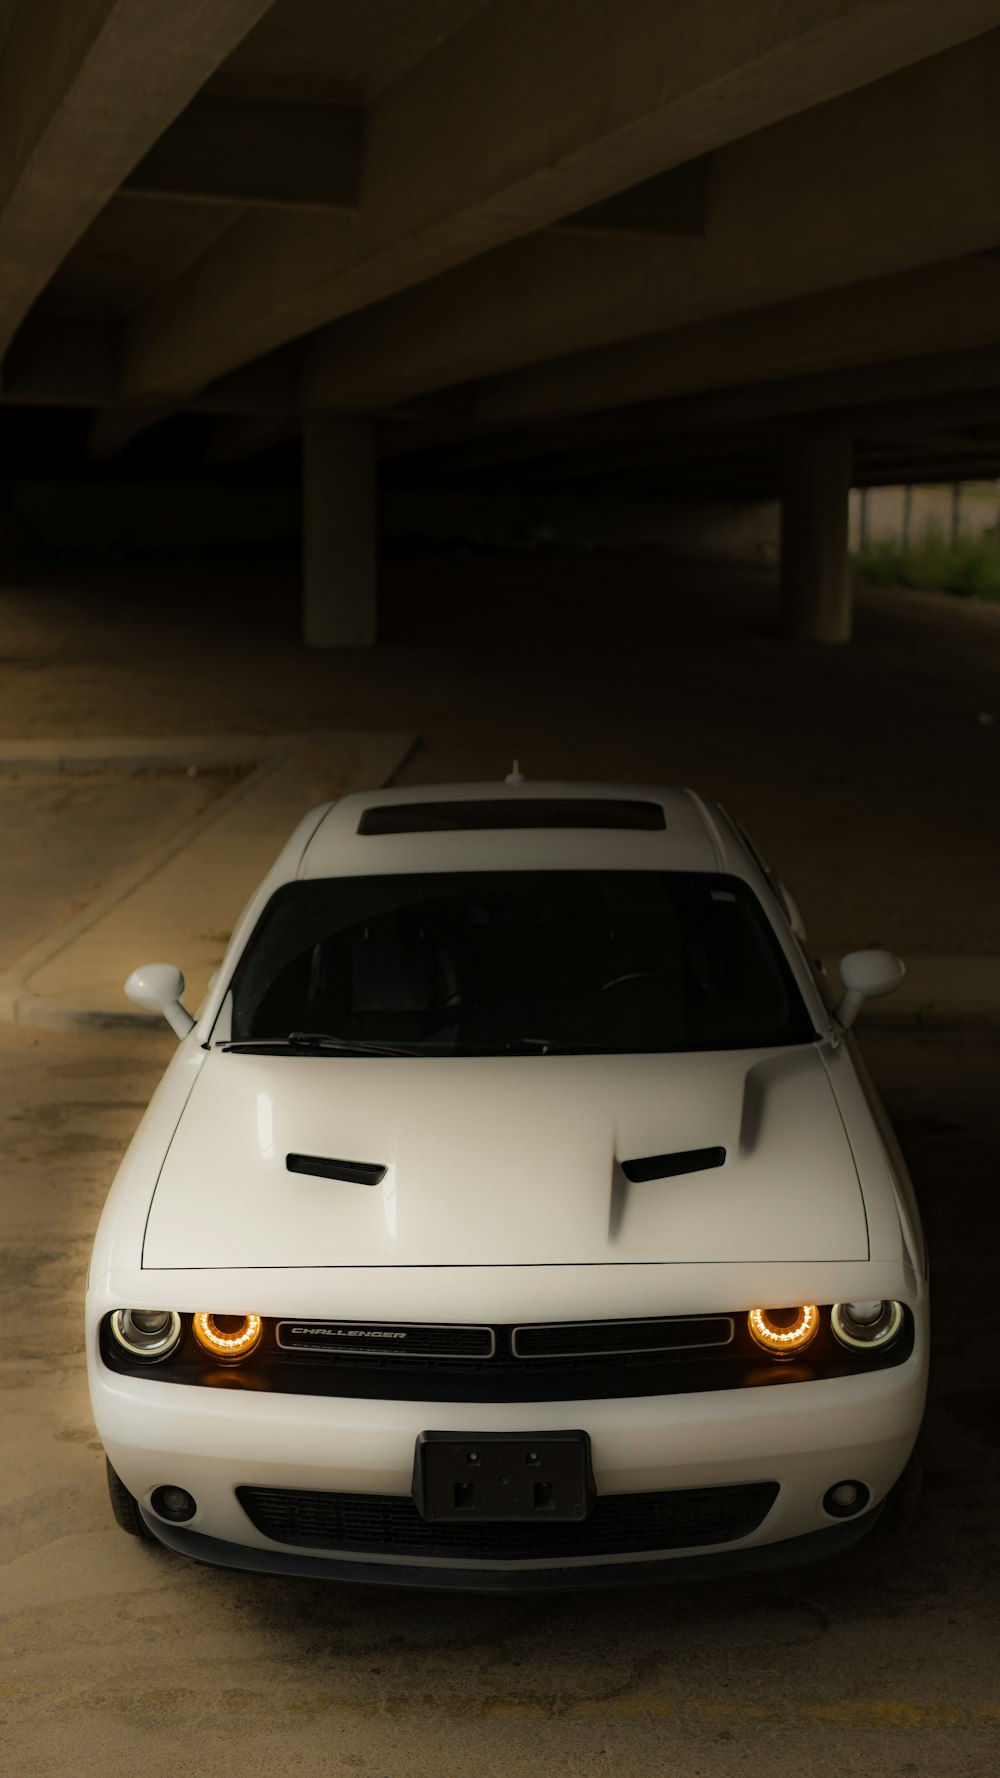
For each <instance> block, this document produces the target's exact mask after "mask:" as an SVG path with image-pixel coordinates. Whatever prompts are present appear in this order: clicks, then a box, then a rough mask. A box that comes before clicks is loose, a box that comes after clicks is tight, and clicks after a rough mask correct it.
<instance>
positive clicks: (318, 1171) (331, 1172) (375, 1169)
mask: <svg viewBox="0 0 1000 1778" xmlns="http://www.w3.org/2000/svg"><path fill="white" fill-rule="evenodd" d="M285 1166H286V1167H287V1168H288V1171H289V1173H311V1174H313V1175H314V1177H315V1178H316V1179H344V1180H346V1181H347V1183H348V1185H381V1183H382V1181H383V1179H384V1178H385V1176H386V1174H387V1173H388V1171H389V1169H388V1167H380V1166H379V1164H378V1162H377V1161H328V1160H327V1159H326V1158H325V1157H324V1156H323V1155H321V1154H289V1155H286V1156H285Z"/></svg>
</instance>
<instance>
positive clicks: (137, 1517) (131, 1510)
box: [104, 1457, 153, 1542]
mask: <svg viewBox="0 0 1000 1778" xmlns="http://www.w3.org/2000/svg"><path fill="white" fill-rule="evenodd" d="M104 1461H105V1464H106V1465H107V1471H108V1494H109V1495H110V1497H111V1511H112V1512H113V1513H114V1515H115V1523H116V1525H120V1526H121V1528H122V1530H123V1531H127V1532H128V1534H129V1536H130V1537H144V1538H146V1539H147V1540H148V1541H149V1542H152V1541H153V1533H152V1532H151V1531H150V1529H149V1526H148V1525H147V1524H146V1521H145V1519H144V1518H143V1516H142V1514H141V1512H140V1511H139V1502H138V1501H137V1499H136V1497H135V1495H134V1494H130V1493H129V1491H128V1489H127V1488H126V1486H125V1483H124V1482H123V1481H122V1478H121V1476H120V1475H119V1474H118V1471H117V1470H116V1469H112V1467H111V1459H110V1458H109V1457H105V1459H104Z"/></svg>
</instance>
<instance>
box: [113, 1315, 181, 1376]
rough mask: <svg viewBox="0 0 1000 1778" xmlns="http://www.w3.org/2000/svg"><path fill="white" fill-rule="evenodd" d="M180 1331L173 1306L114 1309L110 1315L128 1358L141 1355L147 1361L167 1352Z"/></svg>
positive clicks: (179, 1335)
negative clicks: (167, 1307) (165, 1307)
mask: <svg viewBox="0 0 1000 1778" xmlns="http://www.w3.org/2000/svg"><path fill="white" fill-rule="evenodd" d="M182 1331H183V1329H182V1326H181V1318H180V1316H179V1315H178V1314H177V1313H176V1311H175V1310H173V1309H116V1310H115V1312H114V1314H113V1315H112V1317H111V1332H112V1334H113V1335H114V1338H115V1340H116V1341H117V1343H118V1345H119V1346H121V1347H122V1349H123V1350H124V1351H125V1352H127V1353H128V1354H129V1357H130V1358H145V1359H147V1360H148V1361H149V1362H150V1363H151V1364H154V1363H155V1362H156V1360H157V1359H158V1358H168V1357H169V1356H170V1353H171V1352H172V1351H173V1350H174V1347H175V1346H176V1345H178V1344H179V1342H180V1337H181V1333H182Z"/></svg>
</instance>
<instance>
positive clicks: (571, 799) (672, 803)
mask: <svg viewBox="0 0 1000 1778" xmlns="http://www.w3.org/2000/svg"><path fill="white" fill-rule="evenodd" d="M577 808H579V811H580V824H579V825H575V824H574V822H575V815H576V810H577ZM727 842H728V843H729V845H730V846H731V840H730V835H729V834H727V835H726V838H725V839H724V838H723V833H722V830H721V827H720V824H719V822H718V821H717V820H716V819H715V818H714V817H713V813H712V811H711V808H710V806H709V805H708V804H706V802H705V800H704V799H703V798H702V797H699V796H697V795H696V794H695V793H694V792H693V791H691V790H685V789H665V788H663V787H662V786H657V787H650V786H646V785H635V784H583V783H562V782H555V781H546V782H522V783H519V784H506V783H487V784H434V785H423V784H422V785H414V786H409V787H408V788H406V789H388V790H376V791H368V792H359V793H355V794H353V795H351V796H345V797H343V798H341V800H340V801H339V802H336V803H333V804H331V806H330V807H329V809H328V810H327V811H326V812H325V813H324V814H323V815H322V817H321V818H320V820H319V822H318V824H317V825H316V826H315V827H314V828H313V830H312V832H311V835H310V836H308V837H307V838H306V839H305V843H304V845H303V846H302V849H301V852H300V856H299V858H298V862H297V868H295V869H294V870H292V871H290V873H289V874H290V875H294V876H296V877H299V878H314V877H334V876H378V875H396V874H402V873H410V872H422V871H428V872H429V871H466V870H545V869H550V870H585V869H599V868H602V867H603V868H607V869H610V870H684V871H720V870H725V869H727V868H728V861H727V857H726V851H727ZM291 862H292V861H291V860H289V863H290V864H291ZM739 868H740V867H739V866H737V869H739Z"/></svg>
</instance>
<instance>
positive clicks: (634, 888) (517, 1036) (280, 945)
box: [232, 870, 815, 1055]
mask: <svg viewBox="0 0 1000 1778" xmlns="http://www.w3.org/2000/svg"><path fill="white" fill-rule="evenodd" d="M232 993H233V1012H232V1041H233V1042H237V1043H239V1042H246V1041H255V1040H256V1041H261V1040H273V1041H276V1042H278V1041H284V1040H286V1039H288V1038H289V1036H292V1035H294V1036H296V1037H299V1035H300V1034H303V1033H307V1034H311V1035H313V1036H314V1037H316V1038H317V1039H318V1037H319V1036H320V1035H325V1036H327V1037H328V1038H330V1039H333V1040H334V1041H333V1042H332V1043H331V1044H330V1045H329V1049H330V1052H331V1054H332V1053H335V1051H336V1048H337V1046H338V1045H339V1046H340V1048H341V1049H343V1048H344V1047H345V1046H349V1045H350V1044H352V1043H357V1045H358V1048H359V1050H361V1051H362V1053H366V1052H365V1051H364V1046H365V1045H366V1044H367V1045H368V1046H369V1050H370V1053H375V1054H377V1053H378V1049H379V1046H380V1045H385V1046H386V1049H387V1051H390V1053H391V1051H392V1050H393V1049H394V1050H395V1053H397V1054H398V1053H400V1051H402V1052H403V1053H409V1052H410V1051H416V1052H418V1053H424V1052H426V1053H429V1054H447V1055H507V1054H512V1053H519V1054H528V1053H546V1052H551V1053H562V1054H566V1053H573V1052H580V1053H585V1052H588V1051H598V1052H603V1053H628V1052H636V1051H650V1050H652V1051H659V1050H718V1049H758V1048H760V1049H762V1048H770V1047H774V1046H778V1045H783V1044H793V1043H808V1042H811V1041H812V1039H813V1038H814V1036H815V1032H814V1031H813V1028H812V1023H811V1021H810V1018H809V1016H808V1014H807V1012H806V1009H805V1006H804V1005H803V1002H802V999H801V996H800V994H799V991H798V989H797V987H796V985H795V981H794V979H793V976H792V973H791V970H790V968H789V965H788V961H787V959H786V958H785V956H784V953H783V952H782V950H781V947H780V945H779V943H778V940H777V938H776V936H775V934H774V932H773V930H772V928H771V927H770V925H769V923H768V921H767V919H766V917H765V915H764V913H763V911H762V910H761V907H760V904H759V903H758V901H757V899H756V897H755V896H754V894H753V892H752V890H751V889H750V888H749V887H748V886H747V884H745V883H743V882H741V881H740V880H739V879H738V878H736V877H727V876H721V875H716V874H712V875H707V874H705V875H701V874H694V873H686V872H661V871H596V870H595V871H524V870H522V871H489V872H461V873H458V872H455V873H449V874H447V875H444V874H441V875H431V874H426V873H424V874H419V875H412V876H376V877H336V878H323V879H319V880H316V881H313V882H301V883H289V884H286V885H285V886H284V887H283V888H281V889H279V890H278V891H277V893H276V894H275V895H274V896H272V898H271V900H270V901H269V902H268V904H267V907H266V908H265V910H264V913H263V914H262V916H261V919H260V921H259V923H258V925H257V927H256V929H255V931H254V933H253V935H252V937H251V938H250V941H249V943H248V945H247V947H246V950H245V951H244V953H243V956H242V957H241V959H240V962H239V964H238V966H237V969H236V972H235V975H234V977H233V982H232ZM292 1053H294V1048H293V1052H292Z"/></svg>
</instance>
